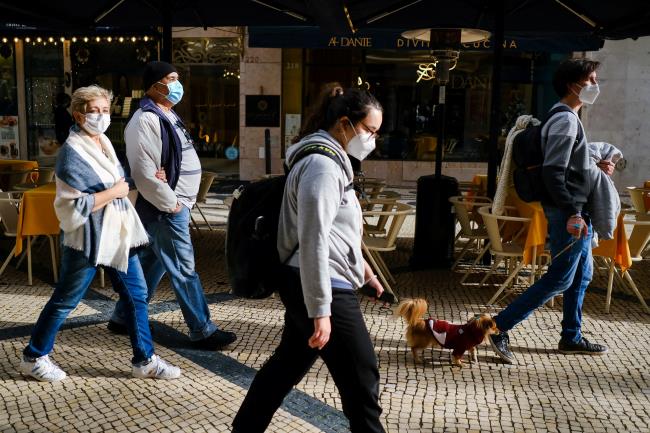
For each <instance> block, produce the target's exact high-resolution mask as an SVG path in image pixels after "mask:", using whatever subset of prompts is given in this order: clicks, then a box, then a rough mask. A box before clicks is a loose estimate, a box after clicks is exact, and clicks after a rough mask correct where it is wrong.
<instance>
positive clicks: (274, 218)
mask: <svg viewBox="0 0 650 433" xmlns="http://www.w3.org/2000/svg"><path fill="white" fill-rule="evenodd" d="M314 153H317V154H319V155H325V156H327V157H330V158H332V159H333V160H335V161H337V162H339V163H340V161H339V158H338V156H337V155H336V152H334V151H333V150H332V149H329V148H328V147H326V146H323V145H320V144H312V145H306V146H304V147H303V148H302V149H301V150H299V153H298V154H297V155H296V156H295V158H294V159H293V163H292V164H291V167H293V166H295V165H296V163H297V162H298V161H300V160H301V159H302V158H304V157H306V156H308V155H312V154H314ZM291 167H287V165H285V166H284V171H285V174H284V175H283V176H277V177H272V178H269V179H263V180H260V181H257V182H252V183H251V184H249V185H247V186H246V187H245V188H244V187H239V189H238V190H237V191H236V192H235V193H234V194H233V196H234V197H235V199H234V200H233V202H232V206H231V207H230V212H229V214H228V229H227V232H226V263H227V265H228V277H229V279H230V286H231V288H232V293H233V294H235V295H237V296H241V297H242V298H249V299H261V298H266V297H267V296H270V295H271V294H272V293H273V292H274V291H275V290H277V289H278V288H279V287H280V286H281V285H282V284H283V282H284V281H286V280H285V275H286V269H285V267H284V266H283V265H284V263H283V262H281V261H280V257H279V254H278V248H277V239H278V224H279V220H280V206H281V205H282V197H283V195H284V186H285V183H286V181H287V175H288V174H289V171H290V170H291ZM297 249H298V245H296V247H295V248H294V250H293V252H294V253H295V252H296V250H297ZM292 255H293V253H292V254H290V255H289V257H291V256H292Z"/></svg>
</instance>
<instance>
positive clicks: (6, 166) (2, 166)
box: [0, 159, 38, 171]
mask: <svg viewBox="0 0 650 433" xmlns="http://www.w3.org/2000/svg"><path fill="white" fill-rule="evenodd" d="M35 168H38V162H36V161H25V160H22V159H0V171H10V170H11V171H27V170H34V169H35Z"/></svg>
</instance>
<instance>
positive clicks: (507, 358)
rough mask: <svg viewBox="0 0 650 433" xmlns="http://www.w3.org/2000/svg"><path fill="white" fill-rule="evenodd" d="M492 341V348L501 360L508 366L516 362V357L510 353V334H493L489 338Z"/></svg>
mask: <svg viewBox="0 0 650 433" xmlns="http://www.w3.org/2000/svg"><path fill="white" fill-rule="evenodd" d="M488 339H489V340H490V346H492V349H493V350H494V352H496V354H497V355H499V358H501V359H503V361H504V362H506V363H508V364H513V363H514V362H515V355H513V354H512V352H511V351H510V347H508V346H509V345H510V337H508V333H506V332H501V333H499V334H492V335H490V336H489V338H488Z"/></svg>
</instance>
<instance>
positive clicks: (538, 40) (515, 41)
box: [248, 26, 603, 53]
mask: <svg viewBox="0 0 650 433" xmlns="http://www.w3.org/2000/svg"><path fill="white" fill-rule="evenodd" d="M404 30H405V29H362V30H359V31H358V32H357V33H355V35H354V36H340V35H331V34H329V35H328V34H326V33H323V32H321V30H320V28H318V27H310V26H303V27H294V26H291V27H282V26H280V27H263V26H251V27H249V28H248V31H249V42H248V43H249V46H251V47H259V48H290V47H291V48H339V49H349V48H371V49H372V48H375V49H393V50H399V51H402V50H431V49H432V48H435V47H436V46H438V45H437V44H439V43H440V42H441V40H442V41H443V42H445V44H446V45H448V43H447V42H450V41H449V40H448V39H449V38H450V37H452V36H453V35H450V34H447V33H445V32H442V33H438V32H436V34H435V35H434V44H431V43H430V42H429V41H422V40H418V39H415V38H404V37H402V33H403V32H404ZM455 42H459V41H458V40H456V41H455ZM503 47H504V49H506V50H509V51H545V52H551V53H567V52H571V51H598V50H599V49H600V48H602V47H603V41H602V40H601V39H599V38H598V37H596V36H592V35H587V34H585V35H573V36H567V35H553V34H546V33H540V34H535V35H532V36H528V37H525V36H521V35H518V34H508V33H506V34H505V38H504V42H503ZM458 48H460V50H461V51H492V50H493V49H494V48H493V44H492V43H491V41H490V40H489V39H487V40H484V41H480V42H473V43H468V44H460V46H459V47H458Z"/></svg>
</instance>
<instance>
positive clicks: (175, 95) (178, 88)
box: [158, 80, 183, 105]
mask: <svg viewBox="0 0 650 433" xmlns="http://www.w3.org/2000/svg"><path fill="white" fill-rule="evenodd" d="M158 83H160V84H162V85H163V86H167V91H168V92H169V93H167V94H166V95H165V98H167V100H168V101H169V102H171V103H172V104H174V105H176V104H178V103H179V102H181V99H183V85H182V84H181V82H180V81H178V80H176V81H172V82H170V83H167V84H165V83H161V82H160V81H159V82H158Z"/></svg>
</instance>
